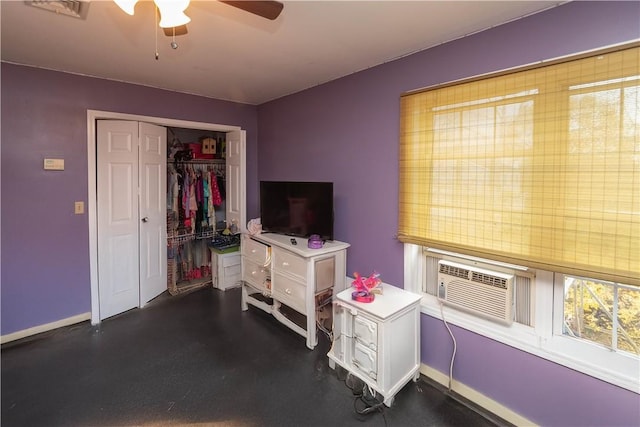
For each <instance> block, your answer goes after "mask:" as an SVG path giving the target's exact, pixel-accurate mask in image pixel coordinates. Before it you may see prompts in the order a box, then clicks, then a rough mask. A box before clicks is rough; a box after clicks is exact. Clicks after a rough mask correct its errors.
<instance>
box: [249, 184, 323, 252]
mask: <svg viewBox="0 0 640 427" xmlns="http://www.w3.org/2000/svg"><path fill="white" fill-rule="evenodd" d="M260 219H261V222H262V231H263V232H267V233H268V232H270V233H280V234H286V235H290V236H298V237H309V236H311V235H312V234H317V235H319V236H320V238H321V239H322V240H333V182H295V181H260Z"/></svg>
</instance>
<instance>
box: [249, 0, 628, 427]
mask: <svg viewBox="0 0 640 427" xmlns="http://www.w3.org/2000/svg"><path fill="white" fill-rule="evenodd" d="M639 16H640V3H639V2H572V3H568V4H565V5H563V6H560V7H557V8H554V9H552V10H549V11H546V12H543V13H540V14H536V15H533V16H530V17H527V18H524V19H521V20H518V21H514V22H511V23H509V24H505V25H502V26H499V27H496V28H493V29H490V30H488V31H484V32H482V33H478V34H475V35H473V36H470V37H466V38H463V39H460V40H456V41H453V42H450V43H447V44H443V45H440V46H437V47H435V48H432V49H429V50H426V51H423V52H420V53H417V54H414V55H411V56H409V57H406V58H403V59H400V60H397V61H393V62H390V63H387V64H384V65H381V66H378V67H374V68H371V69H369V70H365V71H363V72H360V73H357V74H354V75H351V76H347V77H344V78H342V79H339V80H336V81H333V82H330V83H327V84H324V85H321V86H318V87H315V88H312V89H309V90H306V91H303V92H300V93H297V94H293V95H290V96H287V97H284V98H281V99H278V100H275V101H272V102H269V103H266V104H263V105H261V106H259V107H258V124H259V128H258V130H259V135H260V144H259V146H258V172H259V179H264V180H267V179H297V180H330V181H333V182H334V183H335V187H334V188H335V193H336V204H335V216H336V219H335V235H336V239H338V240H343V241H347V242H349V243H351V245H352V246H351V248H350V249H349V251H348V266H347V271H348V273H353V272H354V271H358V272H361V273H363V274H368V273H370V272H371V271H373V270H377V271H378V272H380V273H381V275H382V279H383V280H384V281H385V282H388V283H393V284H398V285H402V283H403V250H402V245H401V244H400V243H398V242H397V241H396V240H395V238H394V236H395V234H396V227H397V188H398V167H397V164H398V155H397V152H398V134H399V97H400V95H401V94H402V93H403V92H405V91H409V90H413V89H418V88H422V87H427V86H431V85H435V84H438V83H443V82H447V81H451V80H456V79H460V78H465V77H470V76H474V75H478V74H482V73H488V72H492V71H497V70H501V69H505V68H510V67H517V66H520V65H524V64H529V63H533V62H538V61H540V60H544V59H550V58H555V57H559V56H564V55H570V54H573V53H578V52H583V51H587V50H591V49H596V48H600V47H604V46H609V45H612V44H617V43H622V42H626V41H630V40H633V39H638V38H639V37H640V26H639V25H638V22H639V21H638V17H639ZM442 329H443V327H442V326H441V322H439V321H435V320H434V319H432V318H430V317H428V316H426V315H423V319H422V361H423V362H424V363H425V364H427V365H429V366H433V367H435V368H436V369H438V370H440V371H442V372H443V373H447V372H448V363H449V357H450V354H451V344H450V338H449V336H448V335H447V334H446V332H445V333H443V332H442ZM457 335H459V338H458V344H459V346H460V348H461V349H462V350H461V352H460V353H459V354H458V360H457V362H456V371H455V378H456V379H457V380H459V381H461V382H462V383H464V384H467V385H469V386H471V387H473V388H475V389H476V390H478V391H479V392H481V393H483V394H485V395H487V396H489V397H492V398H494V399H495V400H497V401H498V402H501V403H502V404H504V405H505V406H507V407H508V408H510V409H512V410H513V411H515V412H517V413H519V414H521V415H522V416H524V417H527V418H528V419H530V420H532V421H534V422H537V423H539V424H541V425H548V426H553V425H557V426H570V425H583V426H586V425H640V409H639V398H638V395H637V394H635V393H632V392H629V391H627V390H624V389H620V388H618V387H616V386H612V385H610V384H607V383H604V382H602V381H599V380H595V379H593V378H591V377H589V376H586V375H583V374H581V373H578V372H575V371H572V370H570V369H567V368H564V367H561V366H559V365H557V364H554V363H550V362H548V361H545V360H543V359H540V358H538V357H534V356H531V355H529V354H526V353H523V352H520V351H518V350H515V349H513V348H511V347H508V346H505V345H502V344H499V343H496V342H494V341H491V340H489V339H486V338H483V337H481V336H478V335H475V334H471V333H469V332H468V331H464V330H462V329H458V332H457Z"/></svg>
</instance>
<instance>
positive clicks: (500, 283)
mask: <svg viewBox="0 0 640 427" xmlns="http://www.w3.org/2000/svg"><path fill="white" fill-rule="evenodd" d="M471 280H473V281H474V282H478V283H484V284H485V285H489V286H495V287H496V288H502V289H507V279H505V278H503V277H497V276H494V275H492V274H486V273H480V272H478V271H472V272H471Z"/></svg>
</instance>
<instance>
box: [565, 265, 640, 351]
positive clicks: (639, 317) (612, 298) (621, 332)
mask: <svg viewBox="0 0 640 427" xmlns="http://www.w3.org/2000/svg"><path fill="white" fill-rule="evenodd" d="M562 302H563V310H562V313H563V316H562V333H563V335H565V336H569V337H573V338H577V339H581V340H586V341H590V342H593V343H597V344H599V345H602V346H604V347H606V348H607V349H609V350H613V351H624V352H628V353H632V354H635V355H640V289H638V288H634V287H631V286H625V285H621V284H618V283H607V282H603V281H594V280H590V279H583V278H580V277H573V276H564V298H563V301H562Z"/></svg>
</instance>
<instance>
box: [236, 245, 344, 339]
mask: <svg viewBox="0 0 640 427" xmlns="http://www.w3.org/2000/svg"><path fill="white" fill-rule="evenodd" d="M348 247H349V244H348V243H344V242H339V241H336V240H333V241H328V242H325V243H324V245H323V247H322V248H320V249H309V248H308V247H307V239H304V238H300V237H291V236H284V235H281V234H275V233H266V234H259V235H256V236H251V235H248V234H243V236H242V243H241V255H242V256H241V261H242V284H243V285H242V310H247V309H248V305H249V304H251V305H253V306H255V307H259V308H261V309H262V310H264V311H266V312H267V313H269V314H271V315H273V316H274V317H275V318H276V319H278V320H279V321H280V322H281V323H283V324H284V325H286V326H288V327H289V328H290V329H292V330H293V331H295V332H297V333H299V334H300V335H302V336H303V337H305V338H306V343H307V347H309V348H310V349H313V348H314V347H315V346H316V345H317V343H318V337H317V333H316V316H317V309H318V307H319V305H321V304H322V303H323V302H325V301H330V300H331V298H332V296H333V294H334V293H335V292H339V291H341V290H343V289H344V288H345V278H346V264H347V248H348ZM283 306H286V307H289V308H290V309H292V310H294V311H295V312H297V313H299V314H300V315H302V316H303V317H304V321H303V322H302V323H303V324H300V322H298V323H296V322H295V320H294V319H292V318H291V316H287V315H286V314H285V307H283Z"/></svg>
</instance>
